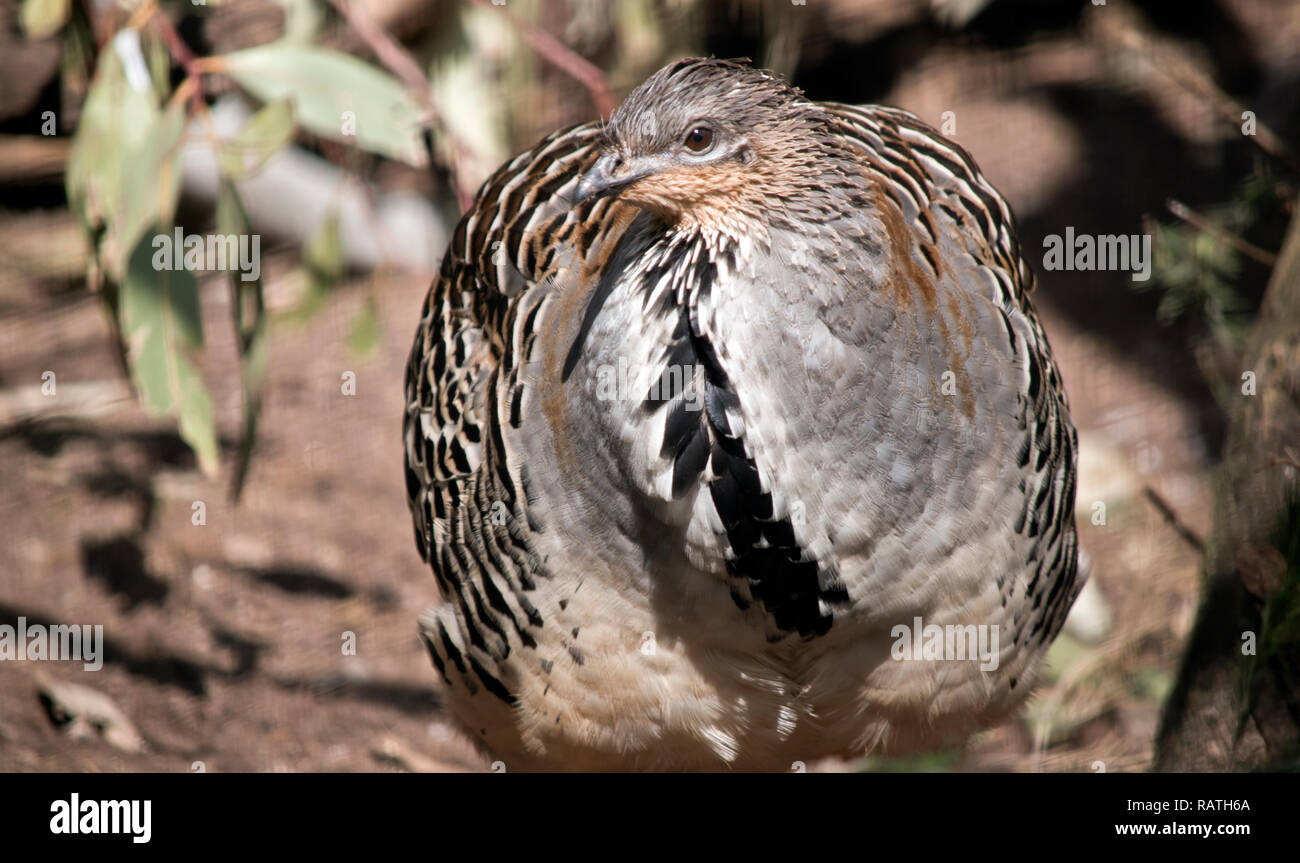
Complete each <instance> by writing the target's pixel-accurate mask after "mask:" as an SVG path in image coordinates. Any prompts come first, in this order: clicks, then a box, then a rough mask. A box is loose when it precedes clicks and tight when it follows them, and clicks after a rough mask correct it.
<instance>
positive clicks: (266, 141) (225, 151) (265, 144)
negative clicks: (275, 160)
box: [219, 99, 293, 180]
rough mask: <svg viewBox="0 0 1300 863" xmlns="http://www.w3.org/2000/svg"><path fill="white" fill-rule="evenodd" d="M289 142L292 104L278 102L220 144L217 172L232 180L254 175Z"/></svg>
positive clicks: (260, 112) (258, 113)
mask: <svg viewBox="0 0 1300 863" xmlns="http://www.w3.org/2000/svg"><path fill="white" fill-rule="evenodd" d="M292 138H293V103H292V102H290V101H289V100H288V99H278V100H276V101H274V102H271V103H269V104H268V105H266V106H265V107H263V108H262V109H261V110H260V111H258V112H257V113H256V114H254V115H253V116H251V117H249V118H248V120H247V122H245V123H244V125H243V127H242V128H240V130H239V132H238V133H237V134H236V135H235V136H234V137H233V138H231V139H230V140H228V141H224V142H222V144H221V147H220V152H219V157H220V162H221V172H222V173H223V174H225V175H226V176H227V177H230V178H231V179H234V180H240V179H243V178H244V177H247V176H248V175H250V174H253V173H256V172H257V171H258V170H259V169H261V167H262V165H264V164H266V160H267V159H269V158H271V157H272V156H274V155H275V154H276V153H278V152H279V151H280V150H282V149H284V147H285V145H287V144H288V143H289V141H290V140H292Z"/></svg>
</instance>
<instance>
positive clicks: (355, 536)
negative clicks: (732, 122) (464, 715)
mask: <svg viewBox="0 0 1300 863" xmlns="http://www.w3.org/2000/svg"><path fill="white" fill-rule="evenodd" d="M710 54H712V55H717V56H721V57H748V58H751V59H752V60H753V61H754V62H755V63H757V64H760V65H763V66H766V67H769V68H772V69H775V70H777V71H779V72H781V73H783V74H785V75H787V76H789V77H790V78H791V79H792V80H793V81H794V83H796V84H797V85H798V86H800V87H802V88H803V89H804V90H805V91H806V92H807V93H808V94H809V96H810V97H812V98H814V99H817V100H830V101H841V102H881V103H885V104H891V105H896V106H899V107H903V108H906V109H908V110H910V111H912V112H914V113H916V114H918V115H919V116H920V117H921V118H922V119H924V120H926V121H927V122H929V123H931V124H932V125H934V126H936V127H937V128H941V129H943V131H944V132H945V133H946V134H948V135H949V136H950V137H952V138H954V139H955V140H956V141H958V142H959V143H960V144H961V145H962V146H964V147H965V148H966V149H968V150H969V151H970V152H971V153H972V155H973V156H974V157H975V159H976V160H977V161H978V163H979V165H980V166H981V167H982V168H983V170H984V172H985V173H986V175H987V176H988V178H989V179H990V180H991V181H992V182H993V184H994V185H995V186H996V187H997V188H998V189H1000V190H1001V191H1002V193H1003V194H1004V195H1005V196H1006V197H1007V198H1008V199H1009V201H1010V202H1011V204H1012V207H1013V209H1014V210H1015V212H1016V214H1017V217H1018V219H1019V224H1020V230H1021V239H1022V242H1023V245H1024V248H1025V250H1026V254H1027V255H1028V257H1029V259H1030V261H1031V263H1032V264H1033V265H1034V267H1035V269H1036V270H1037V271H1038V277H1039V287H1038V292H1037V295H1036V301H1035V302H1036V304H1037V306H1038V309H1039V311H1040V313H1041V315H1042V318H1043V321H1044V326H1045V328H1046V330H1047V333H1048V335H1049V337H1050V340H1051V343H1052V345H1053V348H1054V350H1055V352H1056V355H1057V358H1058V361H1059V363H1060V366H1061V368H1062V372H1063V375H1064V378H1065V382H1066V386H1067V389H1068V391H1069V394H1070V398H1071V402H1072V406H1073V413H1074V419H1075V422H1076V424H1077V426H1078V428H1079V434H1080V442H1081V459H1082V461H1081V466H1080V481H1079V495H1078V510H1077V512H1078V519H1079V530H1080V537H1081V543H1082V546H1083V548H1084V549H1085V550H1086V552H1087V553H1088V555H1089V556H1090V557H1091V559H1092V563H1093V576H1092V582H1091V584H1090V587H1089V590H1088V592H1087V593H1085V595H1084V597H1083V598H1082V599H1081V600H1080V603H1079V606H1078V607H1077V608H1076V611H1075V613H1074V614H1073V615H1072V617H1071V620H1070V623H1069V625H1068V628H1067V631H1066V633H1065V634H1064V635H1063V636H1062V637H1061V639H1060V640H1059V642H1058V643H1057V644H1056V645H1055V646H1054V647H1053V649H1052V651H1051V654H1050V656H1049V659H1048V666H1049V667H1048V669H1047V672H1046V674H1045V682H1044V684H1043V685H1042V686H1041V687H1040V689H1039V690H1038V692H1037V693H1036V694H1035V696H1034V697H1033V698H1032V699H1031V700H1030V701H1029V703H1028V704H1027V705H1026V707H1025V708H1024V709H1023V710H1022V711H1021V713H1020V714H1019V715H1018V716H1017V717H1016V718H1015V719H1014V720H1013V721H1010V722H1007V723H1006V724H1004V725H1002V726H1000V727H998V728H995V729H992V730H990V731H987V732H985V733H983V734H981V735H979V736H978V737H976V738H975V739H974V740H972V741H971V742H970V744H969V745H968V746H967V747H966V748H964V749H963V750H960V751H952V752H943V753H935V754H934V755H931V756H927V757H925V758H920V759H914V760H909V761H905V762H887V761H881V760H872V761H868V762H865V763H862V764H847V765H843V764H825V765H817V766H815V767H817V768H819V769H849V770H886V769H928V770H995V771H1088V772H1101V771H1109V772H1116V771H1134V770H1148V769H1193V770H1196V769H1206V770H1226V769H1248V768H1256V767H1276V766H1279V765H1286V764H1294V763H1295V759H1296V753H1297V739H1298V738H1297V724H1298V723H1300V700H1298V699H1297V693H1298V692H1300V649H1298V645H1300V634H1298V630H1300V506H1298V505H1297V504H1296V502H1295V496H1294V493H1293V489H1294V483H1295V481H1296V478H1297V470H1298V469H1300V229H1297V227H1295V225H1294V224H1293V222H1294V221H1295V219H1294V216H1295V203H1296V188H1297V187H1296V181H1297V177H1300V161H1298V160H1297V157H1296V150H1297V144H1298V143H1300V3H1297V2H1295V0H1183V2H1178V3H1169V2H1161V0H1149V2H1137V0H1109V2H1100V3H1099V2H1093V0H807V2H803V0H795V2H789V0H784V2H776V0H727V2H703V0H658V2H652V0H619V2H607V0H508V2H486V0H483V2H469V0H220V2H219V0H207V2H200V0H194V2H189V0H185V2H165V3H162V4H158V3H157V2H154V0H146V2H142V3H137V2H129V0H124V2H116V3H114V2H106V0H0V477H2V480H0V528H3V539H0V624H10V625H13V624H15V623H16V621H17V619H18V618H20V617H22V618H24V619H25V620H26V621H27V623H28V624H29V625H30V624H33V623H46V624H49V623H82V624H103V625H104V631H105V641H106V647H105V664H104V667H103V669H102V670H100V671H97V672H86V671H83V670H82V667H81V664H80V663H73V662H41V663H36V662H30V661H28V662H10V661H5V662H0V770H5V771H31V770H60V771H109V770H154V771H191V770H209V771H323V770H343V771H351V770H406V771H442V770H481V769H484V768H485V766H486V764H485V762H484V761H483V760H482V759H481V758H480V757H479V756H478V755H476V754H475V753H474V752H473V750H472V749H471V747H470V746H469V745H468V744H467V743H466V741H465V740H464V739H462V738H461V737H460V736H459V735H458V734H457V733H455V732H454V731H452V730H451V729H450V728H449V726H448V725H447V724H446V722H445V719H444V717H443V715H442V713H441V711H440V708H439V704H438V701H437V698H436V695H435V693H434V680H435V673H434V671H433V670H432V669H431V668H430V667H429V663H428V660H427V658H426V657H425V655H424V653H423V650H422V648H421V647H420V645H419V643H418V639H417V637H416V625H415V621H416V616H417V615H418V613H419V612H420V611H421V610H422V609H423V608H424V607H426V606H428V605H430V604H432V603H433V602H434V601H435V600H436V588H435V584H434V579H433V578H432V577H431V575H430V574H429V573H428V572H427V570H426V569H425V568H424V566H423V565H422V564H421V562H420V560H419V557H418V555H417V554H416V551H415V548H414V543H413V540H412V537H411V528H410V522H409V518H408V514H407V511H406V504H405V495H404V491H403V488H402V479H401V462H402V449H401V444H400V432H399V429H400V419H401V416H402V410H403V387H402V369H403V365H404V363H405V359H406V352H407V350H408V348H409V345H410V339H411V336H412V334H413V331H414V327H415V324H416V322H417V319H418V313H419V308H420V304H421V301H422V300H423V297H424V293H425V291H426V289H427V287H428V284H429V282H430V279H431V278H432V274H433V272H434V270H435V269H436V267H437V264H438V262H439V260H440V258H441V255H442V251H443V248H444V246H445V244H446V242H447V238H448V236H449V235H450V232H451V231H452V230H453V228H454V226H455V222H456V220H457V218H458V215H459V213H460V211H461V210H462V209H463V208H464V207H465V206H466V205H467V204H468V202H469V201H470V200H472V197H473V194H474V190H475V189H476V188H477V187H478V184H479V183H481V182H482V181H483V179H485V178H486V176H487V175H488V174H489V173H490V172H491V171H492V170H493V169H494V168H495V167H496V166H497V165H499V164H500V163H501V162H502V161H503V160H504V159H505V158H507V157H508V156H510V155H511V154H512V153H513V152H515V151H517V150H518V149H521V148H523V147H525V146H528V145H529V144H531V143H532V142H533V141H535V140H536V139H537V138H538V137H540V136H541V135H543V134H546V133H548V132H550V131H552V130H554V129H556V128H559V127H562V126H567V125H571V124H574V123H580V122H585V121H588V120H592V119H596V118H597V117H598V116H600V115H601V114H606V115H607V114H608V112H609V110H611V108H612V106H613V105H615V104H617V101H618V100H619V99H620V98H622V96H624V95H625V94H626V93H627V92H628V91H629V90H630V89H632V88H633V87H634V86H636V85H637V84H638V83H639V82H640V81H642V80H643V79H644V78H645V77H647V76H648V75H649V74H650V73H651V72H653V71H654V70H655V69H657V68H659V67H660V66H661V65H663V64H664V63H665V62H667V61H669V60H671V59H674V58H677V57H681V56H689V55H710ZM1067 228H1072V229H1073V230H1074V232H1075V233H1076V234H1094V235H1103V234H1104V235H1114V234H1124V235H1148V236H1150V237H1151V238H1152V242H1153V254H1154V261H1153V266H1152V271H1151V278H1150V279H1149V280H1147V281H1142V282H1139V281H1135V280H1133V279H1132V277H1131V275H1130V274H1129V273H1127V272H1061V271H1057V272H1046V271H1044V270H1043V266H1042V264H1043V251H1042V250H1043V248H1044V246H1043V242H1044V238H1045V237H1048V236H1050V235H1062V234H1064V233H1065V231H1066V229H1067ZM177 229H179V230H180V231H181V232H182V233H183V234H186V235H188V234H205V233H221V234H231V233H233V234H242V235H245V236H251V235H254V234H255V235H257V236H258V237H259V241H260V256H259V258H258V261H259V265H260V272H259V273H258V274H257V276H258V277H257V278H250V279H243V278H240V277H239V275H238V274H235V273H230V272H195V273H186V272H183V271H182V272H159V271H158V270H156V269H155V268H154V267H152V266H151V265H150V262H151V259H152V257H153V255H154V253H155V249H156V246H154V245H153V244H152V241H153V239H154V238H155V237H157V236H160V235H167V236H174V232H175V231H176V230H177Z"/></svg>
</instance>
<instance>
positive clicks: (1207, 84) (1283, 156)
mask: <svg viewBox="0 0 1300 863" xmlns="http://www.w3.org/2000/svg"><path fill="white" fill-rule="evenodd" d="M1120 21H1121V22H1125V23H1121V24H1119V25H1117V26H1116V28H1115V29H1116V32H1115V33H1114V36H1115V38H1116V39H1117V40H1118V43H1119V45H1120V46H1121V47H1123V48H1125V49H1126V50H1128V51H1129V52H1131V54H1132V55H1133V56H1135V57H1141V58H1143V59H1145V60H1146V62H1147V64H1148V65H1149V67H1150V68H1152V69H1154V70H1156V71H1157V72H1159V73H1161V74H1162V75H1164V76H1165V77H1166V78H1167V79H1168V80H1170V81H1172V82H1174V83H1175V84H1177V85H1178V86H1179V87H1182V88H1183V89H1184V90H1188V91H1190V92H1192V93H1193V94H1195V95H1196V96H1199V97H1200V98H1202V99H1204V100H1205V101H1206V102H1207V103H1208V104H1209V106H1210V108H1211V109H1213V110H1214V112H1215V113H1217V114H1218V115H1219V116H1220V117H1222V118H1223V119H1225V120H1226V121H1228V122H1229V123H1232V124H1233V125H1239V124H1240V123H1241V122H1242V114H1243V113H1244V112H1245V110H1246V108H1245V106H1244V105H1242V104H1241V103H1240V102H1238V101H1237V100H1236V99H1234V98H1232V97H1231V96H1229V95H1228V94H1227V93H1225V92H1224V91H1223V90H1222V89H1220V88H1219V86H1218V85H1217V84H1215V83H1214V81H1213V80H1212V79H1211V78H1209V77H1208V76H1207V75H1206V74H1205V73H1203V72H1202V71H1201V70H1200V69H1198V68H1197V67H1196V65H1195V64H1194V63H1192V62H1191V60H1189V59H1188V57H1187V55H1186V54H1185V53H1184V52H1182V51H1181V50H1179V49H1178V48H1176V47H1174V46H1173V45H1172V44H1171V43H1167V42H1162V41H1160V40H1158V39H1157V38H1156V37H1154V36H1152V35H1150V34H1149V33H1148V32H1147V31H1145V29H1144V28H1141V27H1140V26H1139V25H1137V24H1136V23H1134V22H1133V21H1131V20H1129V19H1126V18H1120ZM1243 137H1245V138H1248V139H1249V140H1250V143H1252V144H1254V145H1255V146H1256V147H1258V148H1259V149H1260V150H1262V151H1263V152H1264V153H1265V154H1267V155H1268V156H1270V157H1271V158H1273V159H1276V160H1277V161H1279V162H1282V163H1283V164H1285V165H1287V166H1288V167H1290V168H1291V170H1293V171H1300V159H1298V158H1297V157H1296V155H1295V153H1293V152H1292V151H1291V150H1290V148H1288V147H1287V145H1286V143H1285V142H1283V140H1282V139H1281V138H1280V137H1279V136H1278V135H1277V133H1276V132H1274V131H1273V130H1272V129H1271V128H1269V127H1268V126H1267V125H1266V124H1265V123H1264V122H1263V121H1261V120H1259V119H1258V118H1256V119H1255V134H1253V135H1244V136H1243Z"/></svg>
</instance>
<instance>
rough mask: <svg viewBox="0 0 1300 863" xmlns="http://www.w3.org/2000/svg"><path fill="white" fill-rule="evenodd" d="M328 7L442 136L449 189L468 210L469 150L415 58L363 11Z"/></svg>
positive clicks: (344, 3)
mask: <svg viewBox="0 0 1300 863" xmlns="http://www.w3.org/2000/svg"><path fill="white" fill-rule="evenodd" d="M330 4H331V5H332V6H333V7H334V8H335V9H337V10H338V11H339V14H340V15H342V16H343V18H344V20H346V21H347V22H348V26H350V27H351V28H352V29H353V30H354V31H356V34H357V35H358V36H360V37H361V40H362V41H363V42H365V43H366V45H367V46H369V48H370V50H371V51H374V52H375V57H376V58H377V59H378V60H379V62H380V63H382V64H384V66H385V67H386V68H387V69H388V71H390V72H392V73H393V74H394V75H396V76H397V77H398V78H400V79H401V80H402V81H403V83H405V84H406V86H407V89H409V90H410V91H411V93H412V94H413V95H414V96H415V98H416V100H417V101H418V102H419V103H420V107H421V108H422V109H424V112H425V116H426V119H427V120H428V122H429V123H430V124H431V125H433V126H435V127H436V128H437V129H438V130H439V131H440V132H441V133H442V135H443V137H444V139H445V140H446V142H447V144H448V147H447V149H448V151H449V158H450V162H451V164H450V165H449V166H448V167H449V168H450V170H451V176H452V185H453V186H454V187H455V189H456V200H457V201H458V202H459V204H460V209H461V211H462V212H463V211H465V210H468V209H469V207H470V205H471V204H472V203H473V202H474V190H473V189H471V188H468V187H467V186H466V185H465V172H464V171H463V170H462V164H463V162H464V159H465V157H466V155H467V154H468V153H469V152H470V148H469V147H468V146H467V145H466V144H465V142H464V141H462V140H461V139H460V137H459V136H458V135H457V134H456V131H455V129H454V128H452V126H451V124H450V123H448V122H447V121H446V118H445V117H444V116H443V114H442V112H441V111H440V110H439V109H438V106H437V105H435V104H434V101H433V86H432V85H431V84H430V82H429V79H428V78H427V77H426V76H425V74H424V72H423V70H421V69H420V64H418V63H416V62H415V58H414V57H412V56H411V55H410V53H409V52H408V51H407V50H406V49H405V48H403V47H402V46H401V44H399V43H398V41H397V40H396V39H394V38H393V37H392V36H390V35H388V33H387V31H385V30H384V28H382V27H380V26H379V25H378V24H376V23H375V22H374V21H373V20H372V19H371V18H370V16H369V15H368V14H367V13H366V12H365V11H364V10H362V9H360V8H357V7H356V6H354V5H353V4H352V2H351V0H330Z"/></svg>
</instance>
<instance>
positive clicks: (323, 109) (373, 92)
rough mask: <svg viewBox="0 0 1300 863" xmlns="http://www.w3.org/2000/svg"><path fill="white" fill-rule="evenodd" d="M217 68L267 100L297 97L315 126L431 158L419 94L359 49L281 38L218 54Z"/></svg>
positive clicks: (304, 119) (402, 154)
mask: <svg viewBox="0 0 1300 863" xmlns="http://www.w3.org/2000/svg"><path fill="white" fill-rule="evenodd" d="M213 69H214V70H215V71H219V72H223V73H225V74H227V75H229V76H230V77H232V78H234V79H235V80H236V81H237V82H238V83H239V85H240V86H241V87H243V88H244V89H245V90H247V91H249V92H250V93H252V94H253V95H254V96H256V97H257V98H259V99H261V100H262V101H264V102H273V101H275V100H277V99H290V100H292V101H293V104H294V109H295V113H296V115H297V119H298V121H299V122H300V123H301V124H302V125H303V127H304V128H306V129H307V130H308V131H310V132H312V133H313V134H316V135H320V136H321V137H324V138H329V139H330V140H334V141H339V142H341V143H345V144H355V145H356V146H358V147H360V148H361V149H363V150H368V151H370V152H372V153H378V154H379V155H381V156H387V157H389V158H392V159H398V160H401V161H403V162H406V163H408V164H411V165H415V166H417V167H422V166H423V165H424V164H425V162H426V156H425V153H424V149H423V147H422V146H421V143H420V142H421V130H420V110H419V107H418V106H417V105H416V103H415V100H414V99H412V97H411V95H410V93H409V92H407V90H406V88H405V87H404V86H403V85H402V83H401V82H400V81H398V80H397V79H396V78H394V77H393V76H391V75H389V74H388V73H386V72H383V71H381V70H380V69H378V68H376V67H375V66H372V65H370V64H369V63H366V62H364V61H362V60H358V59H357V58H356V57H352V56H350V55H348V54H343V53H341V52H338V51H331V50H329V49H326V48H320V47H317V46H315V45H303V44H299V43H296V42H287V41H283V40H281V41H278V42H272V43H270V44H268V45H261V46H258V47H256V48H248V49H246V50H243V51H237V52H235V53H233V54H226V55H224V56H221V57H218V58H216V59H215V62H214V63H213Z"/></svg>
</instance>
